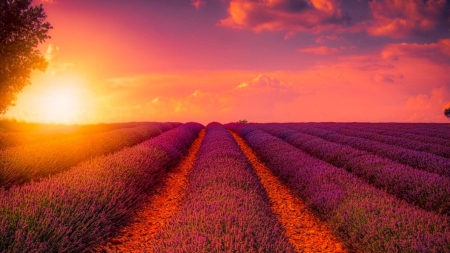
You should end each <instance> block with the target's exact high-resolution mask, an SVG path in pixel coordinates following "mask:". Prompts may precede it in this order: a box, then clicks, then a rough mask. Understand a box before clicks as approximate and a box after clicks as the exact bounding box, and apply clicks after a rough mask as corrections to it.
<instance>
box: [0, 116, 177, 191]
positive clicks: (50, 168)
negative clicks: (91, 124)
mask: <svg viewBox="0 0 450 253" xmlns="http://www.w3.org/2000/svg"><path fill="white" fill-rule="evenodd" d="M172 127H173V124H168V123H148V124H145V125H142V126H138V127H134V128H124V129H117V130H114V131H109V132H105V133H98V134H94V135H86V136H77V137H73V138H69V139H62V140H56V141H53V142H45V143H38V144H32V145H25V146H19V147H13V148H9V149H4V150H1V151H0V187H5V188H9V187H11V186H13V185H16V184H23V183H25V182H29V181H30V180H32V179H37V178H39V177H42V176H46V175H50V174H54V173H58V172H61V171H64V170H66V169H68V168H70V167H71V166H74V165H76V164H77V163H79V162H82V161H84V160H86V159H89V158H91V157H95V156H98V155H103V154H108V153H111V152H114V151H118V150H120V149H122V148H124V147H128V146H132V145H136V144H138V143H140V142H143V141H145V140H147V139H149V138H151V137H154V136H157V135H159V134H161V132H165V131H167V130H169V129H171V128H172Z"/></svg>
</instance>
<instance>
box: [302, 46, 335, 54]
mask: <svg viewBox="0 0 450 253" xmlns="http://www.w3.org/2000/svg"><path fill="white" fill-rule="evenodd" d="M341 50H342V49H338V48H332V47H327V46H320V47H307V48H302V49H299V50H297V51H298V52H300V53H308V54H316V55H335V54H337V53H339V52H341Z"/></svg>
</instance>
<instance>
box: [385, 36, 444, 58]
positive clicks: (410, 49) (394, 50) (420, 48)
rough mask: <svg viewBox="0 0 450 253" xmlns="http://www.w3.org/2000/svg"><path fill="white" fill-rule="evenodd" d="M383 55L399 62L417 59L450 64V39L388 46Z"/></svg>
mask: <svg viewBox="0 0 450 253" xmlns="http://www.w3.org/2000/svg"><path fill="white" fill-rule="evenodd" d="M381 55H382V57H383V59H391V60H398V59H399V58H400V57H415V58H426V59H428V60H431V61H435V62H439V63H446V64H448V63H449V61H450V39H441V40H439V41H438V42H436V43H429V44H417V43H412V44H408V43H401V44H388V45H386V46H385V48H384V49H383V51H382V53H381Z"/></svg>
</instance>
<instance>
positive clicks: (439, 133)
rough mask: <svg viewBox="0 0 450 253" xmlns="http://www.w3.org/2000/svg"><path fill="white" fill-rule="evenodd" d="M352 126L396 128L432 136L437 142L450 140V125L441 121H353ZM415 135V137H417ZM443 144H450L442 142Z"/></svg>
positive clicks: (400, 132)
mask: <svg viewBox="0 0 450 253" xmlns="http://www.w3.org/2000/svg"><path fill="white" fill-rule="evenodd" d="M352 126H355V127H360V128H371V129H379V128H382V129H383V130H385V131H386V132H390V131H391V130H395V131H396V132H397V133H398V134H402V135H404V134H407V135H410V136H415V137H417V136H422V137H424V138H431V139H433V140H434V141H437V142H436V143H440V142H441V141H443V142H444V143H448V141H449V140H450V127H449V126H448V124H440V123H375V124H374V123H352ZM415 137H413V138H415ZM440 144H441V145H448V144H443V143H440Z"/></svg>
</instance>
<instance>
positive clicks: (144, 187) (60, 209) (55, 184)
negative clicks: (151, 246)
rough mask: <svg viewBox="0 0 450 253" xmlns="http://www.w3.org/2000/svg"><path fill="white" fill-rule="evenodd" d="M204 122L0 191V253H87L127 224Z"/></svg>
mask: <svg viewBox="0 0 450 253" xmlns="http://www.w3.org/2000/svg"><path fill="white" fill-rule="evenodd" d="M201 128H203V126H201V125H200V124H197V123H189V124H185V125H181V126H179V127H177V128H175V129H173V130H170V131H168V132H166V133H164V134H162V135H160V136H158V137H156V138H154V139H151V140H148V141H146V142H144V143H142V144H140V145H137V146H134V147H132V148H125V149H124V150H122V151H120V152H117V153H114V154H111V155H108V156H102V157H98V158H95V159H92V160H90V161H87V162H85V163H83V164H81V165H78V166H77V167H74V168H72V169H71V170H68V171H66V172H63V173H60V174H57V175H54V176H52V177H49V178H46V179H44V180H42V181H40V182H33V183H30V184H26V185H23V186H14V187H12V188H11V189H10V190H9V191H0V252H11V253H15V252H17V253H19V252H86V251H87V250H88V248H89V247H90V246H93V245H94V244H96V243H103V242H104V240H106V239H107V237H109V236H111V235H113V233H114V232H115V231H117V229H118V227H119V226H120V225H123V224H124V222H126V221H127V220H129V218H130V216H131V215H132V213H133V212H134V210H135V208H136V207H138V206H139V205H140V203H142V202H143V201H145V200H146V199H147V198H146V197H145V196H146V195H147V194H149V193H151V191H152V190H153V188H154V186H155V185H156V184H157V183H158V182H159V181H161V180H163V179H164V177H165V175H166V170H167V169H168V168H170V167H172V166H174V165H175V164H176V163H177V162H178V161H179V160H180V159H181V158H182V156H183V154H185V153H186V152H187V150H188V148H189V145H190V144H191V143H192V142H193V140H194V139H195V137H196V135H197V134H198V132H199V131H200V130H201Z"/></svg>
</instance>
